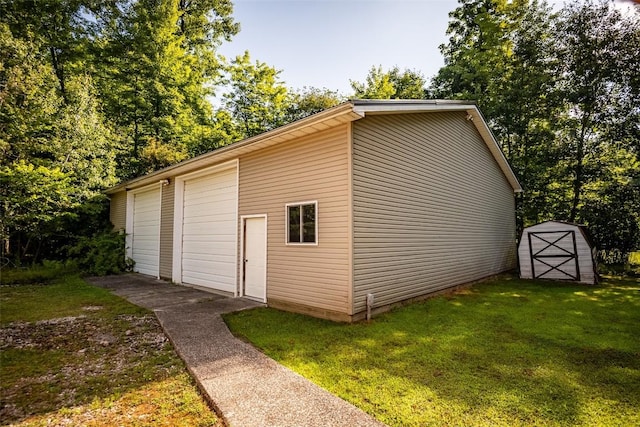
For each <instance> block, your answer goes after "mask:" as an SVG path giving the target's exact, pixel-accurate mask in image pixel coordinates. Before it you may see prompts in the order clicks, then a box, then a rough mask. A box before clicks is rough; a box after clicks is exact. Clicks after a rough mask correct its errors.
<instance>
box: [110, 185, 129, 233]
mask: <svg viewBox="0 0 640 427" xmlns="http://www.w3.org/2000/svg"><path fill="white" fill-rule="evenodd" d="M109 197H110V201H109V220H110V221H111V224H113V229H114V231H121V230H124V229H125V228H126V226H127V192H126V191H119V192H117V193H115V194H112V195H111V196H109Z"/></svg>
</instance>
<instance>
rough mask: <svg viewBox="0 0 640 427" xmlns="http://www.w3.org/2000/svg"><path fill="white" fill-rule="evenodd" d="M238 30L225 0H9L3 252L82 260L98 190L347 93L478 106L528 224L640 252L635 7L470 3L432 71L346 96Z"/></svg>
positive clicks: (0, 52) (613, 258)
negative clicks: (248, 43) (587, 233)
mask: <svg viewBox="0 0 640 427" xmlns="http://www.w3.org/2000/svg"><path fill="white" fill-rule="evenodd" d="M239 30H240V26H239V24H238V23H237V22H235V21H234V19H233V5H232V2H231V1H229V0H107V1H100V0H42V1H41V0H38V1H35V0H30V1H27V0H15V1H11V2H8V3H7V2H0V156H1V157H0V214H1V218H0V219H1V224H0V225H1V233H2V236H1V237H2V240H3V245H2V251H3V253H2V256H3V257H8V258H11V259H12V260H13V261H14V262H16V263H23V264H24V263H31V262H38V261H40V260H42V259H64V258H65V257H69V256H73V254H76V255H77V254H78V252H82V251H83V250H82V249H80V250H79V249H78V245H80V247H81V248H83V247H84V246H82V245H83V244H86V242H87V239H94V240H95V239H100V238H101V237H100V236H104V235H105V233H108V230H109V225H108V216H107V215H106V212H107V210H106V206H107V204H106V200H105V197H104V195H103V194H102V191H103V190H104V189H106V188H108V187H110V186H112V185H114V184H116V183H117V182H120V181H122V180H127V179H130V178H132V177H135V176H138V175H141V174H144V173H148V172H151V171H154V170H157V169H160V168H163V167H165V166H169V165H171V164H174V163H177V162H179V161H181V160H184V159H187V158H189V157H193V156H196V155H199V154H202V153H205V152H207V151H210V150H214V149H216V148H218V147H221V146H224V145H227V144H230V143H232V142H235V141H238V140H241V139H243V138H246V137H249V136H253V135H256V134H259V133H261V132H264V131H267V130H269V129H273V128H275V127H278V126H281V125H283V124H286V123H289V122H291V121H293V120H296V119H299V118H302V117H305V116H307V115H309V114H312V113H315V112H318V111H321V110H323V109H325V108H328V107H331V106H333V105H336V104H338V103H339V102H341V101H343V100H345V99H347V98H377V99H389V98H406V99H419V98H446V99H465V100H472V101H476V102H477V104H478V106H479V107H480V109H481V111H482V112H483V113H484V115H485V118H486V120H487V122H488V123H489V126H490V127H491V129H492V131H493V132H494V134H495V136H496V138H497V140H498V141H499V143H500V144H501V146H502V148H503V151H504V153H505V155H506V157H507V159H508V160H509V162H510V163H511V165H512V167H513V169H514V171H515V173H516V174H517V176H518V178H519V179H520V182H521V183H522V185H523V187H524V190H525V191H524V193H523V194H522V195H520V196H518V199H517V222H518V227H519V229H521V228H522V227H524V226H528V225H531V224H534V223H537V222H540V221H543V220H548V219H557V220H566V221H571V222H580V223H584V224H586V225H587V226H589V228H590V230H591V231H592V233H593V235H594V237H595V240H596V244H597V246H598V247H599V248H600V249H602V250H603V252H602V256H603V258H604V259H605V260H606V261H609V262H624V261H625V260H626V257H627V255H628V254H629V253H630V252H631V251H633V250H636V249H638V248H639V247H640V159H639V150H640V72H639V70H640V11H638V9H636V10H635V12H631V13H629V14H624V15H623V14H621V13H620V12H619V11H618V10H616V9H615V8H614V7H613V5H612V3H609V2H606V1H602V2H594V1H591V0H589V1H586V2H576V3H570V4H568V5H566V6H564V7H563V8H562V9H560V10H553V9H551V8H550V7H549V6H548V5H547V4H546V3H544V2H538V1H526V0H512V1H507V0H459V6H458V7H457V9H455V10H454V11H452V12H451V13H450V21H449V26H448V30H447V35H448V37H449V39H448V42H447V43H445V44H444V45H442V46H440V50H441V52H442V54H443V56H444V59H445V65H444V67H442V68H441V69H440V70H439V72H438V73H437V75H435V76H432V77H430V78H427V77H425V76H424V75H423V74H422V73H421V71H420V70H410V69H401V68H400V67H394V68H392V69H390V70H384V69H382V68H381V67H378V66H375V65H374V66H372V68H371V70H370V72H369V74H368V76H367V78H366V81H364V82H357V81H351V86H352V89H353V93H351V94H340V93H338V92H337V91H333V90H330V89H326V88H313V87H304V88H298V89H292V88H288V87H287V85H286V83H285V82H283V81H282V80H281V79H280V77H279V74H280V72H279V71H278V70H276V69H275V68H273V67H271V66H269V65H268V64H265V63H263V62H260V61H255V60H252V59H251V57H250V54H249V52H245V54H244V55H241V56H238V57H236V58H230V59H227V58H224V57H222V56H221V55H220V54H219V53H218V49H219V47H220V46H221V44H222V43H225V42H227V41H229V40H231V38H232V37H233V36H234V35H235V34H237V33H238V31H239ZM420 54H421V53H420V52H416V55H420ZM213 99H217V100H218V101H217V102H216V106H215V107H214V104H213V103H212V102H211V101H212V100H213ZM83 242H84V243H83Z"/></svg>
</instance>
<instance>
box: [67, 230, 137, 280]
mask: <svg viewBox="0 0 640 427" xmlns="http://www.w3.org/2000/svg"><path fill="white" fill-rule="evenodd" d="M69 256H70V257H72V259H73V260H74V261H75V262H76V263H77V264H78V268H80V270H82V272H84V273H87V274H91V275H96V276H105V275H107V274H117V273H122V272H125V271H131V269H132V268H133V260H131V259H128V258H126V253H125V235H124V234H121V233H116V232H103V233H99V234H96V235H95V236H93V237H81V238H80V239H79V240H78V243H76V244H75V245H74V246H73V247H71V248H70V249H69Z"/></svg>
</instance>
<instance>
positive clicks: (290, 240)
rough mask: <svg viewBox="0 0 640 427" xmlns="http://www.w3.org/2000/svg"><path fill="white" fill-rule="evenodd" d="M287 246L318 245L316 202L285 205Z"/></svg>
mask: <svg viewBox="0 0 640 427" xmlns="http://www.w3.org/2000/svg"><path fill="white" fill-rule="evenodd" d="M286 215H287V244H291V245H317V244H318V202H317V201H313V202H300V203H287V205H286Z"/></svg>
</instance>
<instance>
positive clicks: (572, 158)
mask: <svg viewBox="0 0 640 427" xmlns="http://www.w3.org/2000/svg"><path fill="white" fill-rule="evenodd" d="M561 18H562V19H560V20H559V21H558V24H557V25H556V39H557V41H558V42H557V55H558V61H557V64H558V68H557V74H558V77H559V78H558V82H557V83H558V86H557V88H558V91H559V95H560V96H561V97H562V100H563V102H564V103H565V105H566V110H565V111H564V113H563V114H562V116H561V126H562V127H561V129H560V131H559V134H558V136H559V142H560V144H561V147H562V149H563V154H564V159H565V162H564V166H565V167H566V169H565V170H566V172H567V173H568V174H569V175H570V176H571V189H570V194H571V197H570V203H569V206H568V208H567V210H568V213H567V214H566V215H567V219H568V220H569V221H575V220H576V219H578V218H579V217H580V208H581V205H582V197H583V193H584V186H585V184H587V183H589V182H590V181H593V180H597V179H598V174H597V172H598V171H599V169H600V167H601V166H600V164H599V162H597V160H598V158H599V154H600V152H601V151H602V150H603V149H604V148H605V146H608V145H610V144H611V143H612V142H614V143H616V144H619V145H620V148H631V147H629V144H631V145H632V146H635V147H637V144H638V139H637V137H636V138H633V137H632V138H631V140H629V138H623V139H619V140H616V136H617V135H616V134H615V133H616V132H617V131H618V130H620V129H623V128H631V129H634V128H635V129H638V128H640V107H639V106H640V86H638V77H637V70H638V69H640V17H639V16H638V15H637V14H634V15H630V16H628V17H625V16H623V15H622V14H621V13H620V12H619V11H618V10H617V9H615V8H614V7H613V6H612V5H611V4H610V3H606V2H600V3H592V2H585V3H581V4H569V5H567V6H566V7H565V8H564V9H563V10H562V12H561ZM633 139H635V141H632V140H633ZM625 146H626V147H625Z"/></svg>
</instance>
